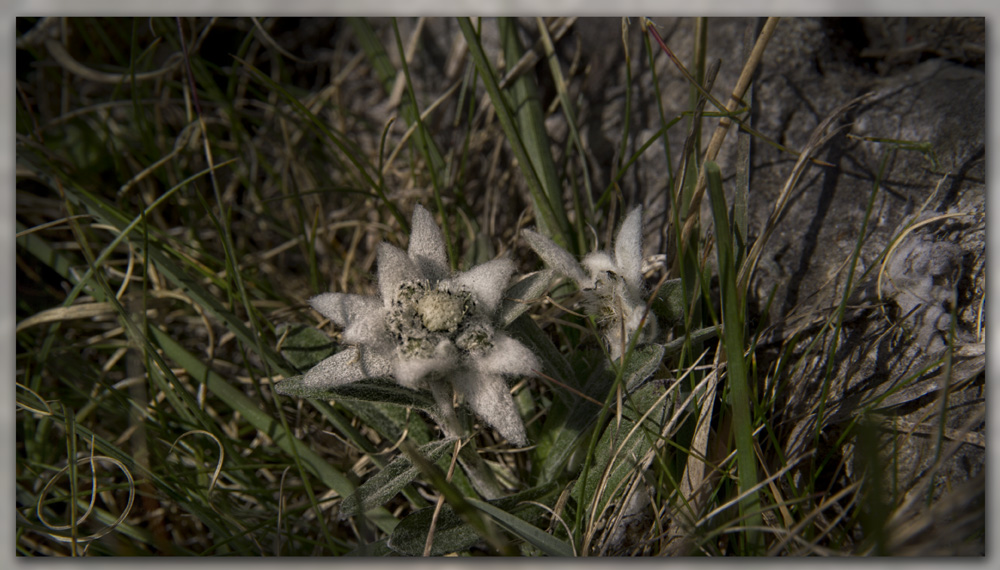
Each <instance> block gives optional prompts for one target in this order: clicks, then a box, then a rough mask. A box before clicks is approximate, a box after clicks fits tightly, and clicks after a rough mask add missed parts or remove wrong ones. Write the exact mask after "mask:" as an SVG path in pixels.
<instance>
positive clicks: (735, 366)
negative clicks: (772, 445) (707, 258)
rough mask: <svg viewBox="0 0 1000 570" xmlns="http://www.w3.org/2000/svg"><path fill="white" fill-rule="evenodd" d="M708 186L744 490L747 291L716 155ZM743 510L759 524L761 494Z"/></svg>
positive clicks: (748, 455)
mask: <svg viewBox="0 0 1000 570" xmlns="http://www.w3.org/2000/svg"><path fill="white" fill-rule="evenodd" d="M705 175H706V179H707V183H708V192H709V196H710V198H711V201H712V216H713V218H714V220H715V247H716V253H717V255H718V261H719V288H720V290H721V294H722V320H723V325H722V330H723V343H724V344H725V348H726V378H727V380H728V382H729V398H730V402H729V403H730V406H731V408H732V414H733V432H734V433H735V434H736V464H737V476H738V480H739V491H740V494H744V493H747V491H748V490H749V489H753V488H754V487H756V486H757V457H756V454H755V452H754V436H753V432H754V429H753V423H752V419H751V416H750V404H751V396H750V389H749V387H748V378H747V365H746V358H745V357H744V354H743V352H744V330H743V329H744V319H745V314H744V311H745V308H744V294H743V292H741V291H738V290H737V286H736V269H737V268H736V258H735V251H734V248H733V234H732V230H731V228H730V225H729V215H728V213H727V212H728V208H727V207H726V197H725V195H724V194H723V192H722V174H721V172H720V171H719V166H718V165H717V164H716V163H715V162H712V161H709V162H706V163H705ZM740 514H741V516H742V517H743V519H744V525H745V526H749V527H753V528H759V527H761V525H762V519H761V516H760V496H759V495H758V494H757V493H748V494H746V495H745V496H744V497H743V498H742V500H741V501H740ZM760 538H761V537H760V535H759V534H758V533H756V532H754V531H749V532H748V533H747V538H746V540H747V547H748V551H747V553H758V552H759V547H761V546H762V543H760V542H759V541H760Z"/></svg>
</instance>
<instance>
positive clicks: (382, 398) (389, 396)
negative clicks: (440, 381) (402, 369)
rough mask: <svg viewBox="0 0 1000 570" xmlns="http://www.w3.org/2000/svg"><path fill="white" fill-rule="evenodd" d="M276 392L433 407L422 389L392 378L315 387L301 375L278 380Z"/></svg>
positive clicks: (303, 396) (430, 408)
mask: <svg viewBox="0 0 1000 570" xmlns="http://www.w3.org/2000/svg"><path fill="white" fill-rule="evenodd" d="M274 389H275V391H277V392H278V393H279V394H283V395H285V396H295V397H299V398H313V399H316V400H361V401H365V402H384V403H387V404H395V405H397V406H409V407H411V408H418V409H421V410H435V409H437V408H436V405H435V403H434V399H433V398H432V397H431V396H430V394H427V393H425V392H417V391H416V390H410V389H409V388H404V387H402V386H400V385H399V384H396V383H395V382H392V381H391V380H385V379H382V378H373V379H368V380H361V381H358V382H354V383H352V384H347V385H344V386H334V387H323V388H320V387H315V386H310V385H308V384H306V383H305V377H304V376H294V377H292V378H286V379H284V380H282V381H281V382H278V383H277V384H275V386H274Z"/></svg>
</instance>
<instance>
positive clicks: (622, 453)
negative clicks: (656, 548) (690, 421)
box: [573, 382, 670, 517]
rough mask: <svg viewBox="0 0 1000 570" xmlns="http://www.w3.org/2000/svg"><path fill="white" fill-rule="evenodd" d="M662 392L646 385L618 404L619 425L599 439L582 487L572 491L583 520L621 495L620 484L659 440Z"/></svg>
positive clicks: (663, 402) (622, 487) (665, 402)
mask: <svg viewBox="0 0 1000 570" xmlns="http://www.w3.org/2000/svg"><path fill="white" fill-rule="evenodd" d="M664 390H665V388H664V386H663V385H662V384H661V383H659V382H649V383H647V384H645V385H644V386H642V387H641V388H639V389H638V390H637V391H636V392H634V393H632V394H630V395H629V397H628V398H627V399H626V401H625V402H623V404H622V408H623V409H622V420H621V423H620V424H619V425H617V426H616V425H615V423H614V421H612V422H611V423H610V424H609V425H608V428H607V429H606V430H605V432H604V433H603V434H602V435H601V439H600V440H599V441H598V443H597V446H596V447H595V448H594V460H593V462H592V463H591V470H590V472H589V474H588V475H587V477H586V484H580V483H578V484H577V485H576V487H574V488H573V496H574V498H576V500H577V504H579V505H582V506H583V508H585V509H587V511H586V515H587V516H590V515H591V513H593V515H594V517H600V516H601V513H602V511H603V509H604V508H605V507H606V506H607V505H608V504H609V503H610V502H611V501H613V500H615V498H616V497H618V496H620V495H621V493H622V492H624V490H625V485H623V484H622V482H623V481H624V479H625V478H626V477H628V476H629V475H630V474H631V473H633V472H634V471H635V469H637V468H638V467H639V464H638V462H639V461H640V460H641V459H642V457H643V456H644V455H646V453H647V452H648V451H649V450H650V449H652V447H653V443H654V442H655V441H656V440H657V439H659V437H660V428H661V426H662V425H663V422H664V421H665V415H666V412H667V409H668V405H669V404H670V400H669V398H664V397H662V396H663V392H664ZM644 415H645V418H644V419H642V418H643V416H644ZM640 419H642V424H641V425H639V420H640ZM637 426H638V427H637Z"/></svg>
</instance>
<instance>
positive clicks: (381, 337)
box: [305, 205, 541, 445]
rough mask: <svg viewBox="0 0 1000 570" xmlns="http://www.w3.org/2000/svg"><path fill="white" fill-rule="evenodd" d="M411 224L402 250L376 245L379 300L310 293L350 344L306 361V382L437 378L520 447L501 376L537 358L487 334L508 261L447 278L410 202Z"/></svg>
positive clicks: (425, 224)
mask: <svg viewBox="0 0 1000 570" xmlns="http://www.w3.org/2000/svg"><path fill="white" fill-rule="evenodd" d="M412 227H413V231H412V232H411V234H410V245H409V247H408V248H407V251H406V252H404V251H402V250H401V249H399V248H397V247H395V246H392V245H390V244H387V243H383V244H381V245H380V246H379V249H378V289H379V293H380V295H379V297H368V296H362V295H350V294H344V293H324V294H321V295H317V296H316V297H313V298H312V299H310V301H309V302H310V304H311V305H312V306H313V308H315V309H316V310H317V311H319V312H320V313H321V314H323V315H324V316H325V317H327V318H329V319H330V320H331V321H333V322H334V323H335V324H337V325H338V326H339V327H341V328H343V330H344V333H343V338H344V341H345V342H346V343H348V344H351V345H352V346H351V347H350V348H348V349H346V350H344V351H342V352H339V353H337V354H335V355H333V356H331V357H330V358H327V359H326V360H323V361H322V362H320V363H319V364H317V365H316V366H315V367H313V369H312V370H310V371H309V372H308V373H306V376H305V382H306V384H308V385H310V386H312V387H316V388H322V387H334V386H341V385H344V384H349V383H351V382H357V381H359V380H363V379H366V378H385V377H392V378H394V379H395V380H396V381H397V382H399V383H400V384H401V385H403V386H406V387H408V388H414V389H423V388H432V386H431V383H445V384H447V385H449V386H451V388H452V389H453V390H454V391H455V393H457V394H458V395H459V396H460V397H461V398H463V399H464V400H465V401H466V403H468V405H469V407H470V408H472V410H473V412H475V413H476V415H478V416H479V417H480V418H482V419H483V420H484V421H485V422H486V423H487V424H489V425H490V426H491V427H493V428H494V429H496V430H497V431H498V432H499V433H500V434H501V435H502V436H504V437H505V438H507V439H508V440H509V441H510V442H512V443H514V444H515V445H524V444H526V443H527V436H526V434H525V430H524V423H523V422H522V420H521V417H520V415H518V413H517V408H516V407H515V406H514V400H513V398H512V397H511V395H510V391H509V390H508V388H507V383H506V381H505V380H504V376H513V375H530V374H533V373H534V372H535V371H537V370H540V369H541V364H540V362H539V360H538V358H537V357H536V356H535V355H534V354H533V353H532V352H531V351H530V350H529V349H528V348H527V347H526V346H524V345H523V344H521V343H520V342H518V341H517V340H514V339H513V338H510V337H509V336H507V335H505V334H503V333H501V332H498V331H496V330H494V329H495V320H496V314H497V308H498V306H499V305H500V301H501V300H502V299H503V293H504V290H505V289H506V286H507V283H508V281H510V277H511V275H512V274H513V272H514V263H513V262H512V261H510V260H509V259H497V260H493V261H489V262H487V263H484V264H482V265H479V266H476V267H473V268H472V269H470V270H469V271H466V272H464V273H458V274H455V275H452V274H451V272H450V270H449V267H448V258H447V254H446V252H445V244H444V238H443V237H442V234H441V230H440V229H439V228H438V227H437V225H436V224H435V223H434V219H433V217H432V216H431V214H430V213H429V212H428V211H427V210H425V209H424V208H423V207H421V206H419V205H418V206H417V207H416V208H415V209H414V212H413V221H412ZM437 387H438V388H440V386H437ZM433 391H435V392H436V393H440V390H439V389H438V390H433ZM440 405H444V404H443V403H442V404H440ZM442 412H443V415H447V414H448V413H451V411H450V410H442Z"/></svg>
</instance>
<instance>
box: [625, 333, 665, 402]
mask: <svg viewBox="0 0 1000 570" xmlns="http://www.w3.org/2000/svg"><path fill="white" fill-rule="evenodd" d="M664 352H665V349H664V347H663V345H661V344H644V345H642V346H638V347H636V348H635V349H634V350H632V352H631V354H629V355H628V358H626V359H625V370H624V371H623V373H622V382H623V383H624V384H625V389H626V390H628V391H629V392H631V391H633V390H635V389H636V388H638V387H639V386H641V385H642V383H643V382H645V381H646V380H647V379H648V378H649V377H650V376H652V375H653V373H655V372H656V369H657V368H659V367H660V362H662V361H663V354H664Z"/></svg>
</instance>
